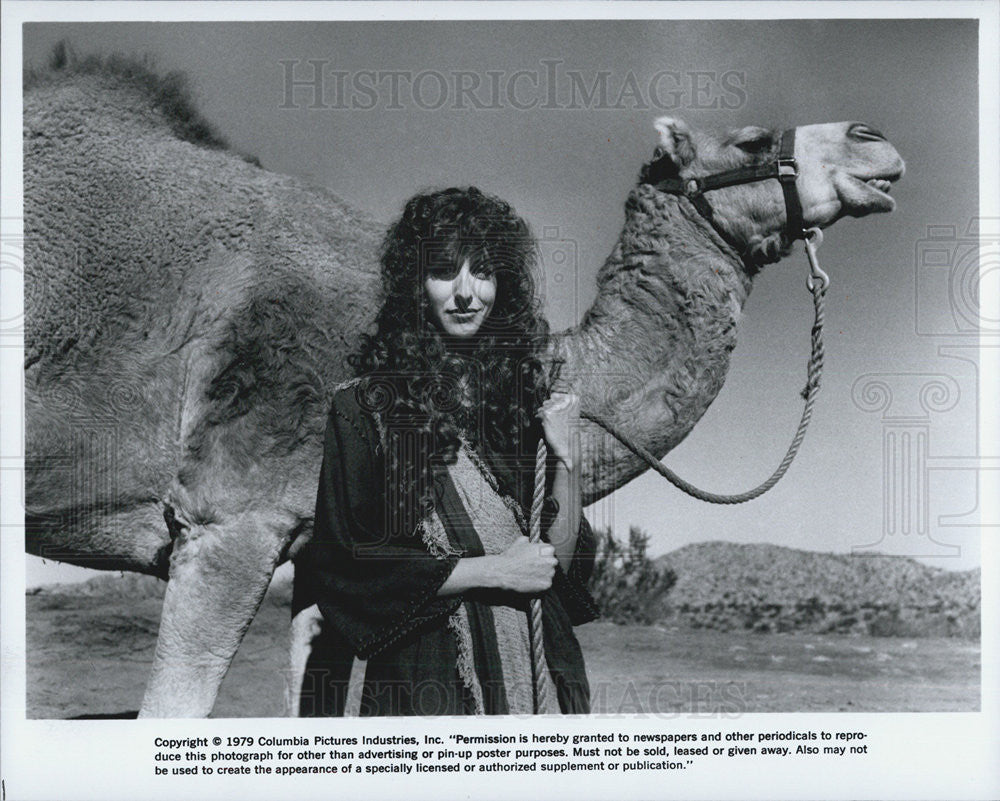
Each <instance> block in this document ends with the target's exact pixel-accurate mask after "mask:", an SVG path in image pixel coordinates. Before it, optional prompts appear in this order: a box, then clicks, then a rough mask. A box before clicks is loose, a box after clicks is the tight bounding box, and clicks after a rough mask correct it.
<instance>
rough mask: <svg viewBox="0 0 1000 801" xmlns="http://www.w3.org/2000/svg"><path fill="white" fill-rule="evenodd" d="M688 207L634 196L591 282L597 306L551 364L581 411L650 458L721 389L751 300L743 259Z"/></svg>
mask: <svg viewBox="0 0 1000 801" xmlns="http://www.w3.org/2000/svg"><path fill="white" fill-rule="evenodd" d="M685 205H689V204H687V201H686V200H684V199H682V198H676V197H673V196H669V195H665V194H662V193H659V192H657V191H656V190H654V189H653V188H652V187H649V186H640V187H637V188H636V189H635V190H633V192H632V193H631V194H630V195H629V198H628V201H627V202H626V206H625V217H626V219H625V226H624V228H623V230H622V233H621V236H620V237H619V239H618V242H617V244H616V245H615V248H614V250H613V251H612V253H611V255H610V256H609V257H608V259H607V262H606V263H605V264H604V266H603V267H602V269H601V271H600V273H599V274H598V277H597V283H598V297H597V299H596V300H595V302H594V304H593V306H592V307H591V308H590V310H589V311H588V312H587V314H586V315H585V316H584V319H583V320H582V322H581V323H580V325H579V326H577V327H576V328H575V329H571V330H570V331H568V332H566V334H564V335H563V336H562V337H560V338H559V339H558V341H557V343H556V344H555V347H554V350H555V351H556V353H555V354H554V355H555V356H557V357H562V358H564V359H565V360H566V362H567V364H570V365H573V366H574V367H573V368H571V369H570V371H569V372H571V373H574V375H572V377H571V378H569V380H570V381H571V383H573V384H575V385H576V386H578V387H580V388H581V390H582V391H583V393H584V394H588V395H592V396H593V397H588V399H587V406H588V408H591V409H593V410H595V411H597V412H598V413H601V414H604V415H605V416H606V419H611V420H616V421H617V422H619V423H620V424H621V425H623V426H624V427H625V429H626V430H630V431H631V433H633V434H635V435H637V436H639V437H640V439H641V440H642V441H644V442H646V443H649V444H651V445H652V446H653V448H654V450H656V451H658V452H666V451H667V450H669V449H670V448H672V447H674V446H675V445H676V444H677V443H678V442H679V441H680V440H681V439H683V437H684V436H685V435H686V434H687V432H688V431H689V430H690V428H691V426H693V425H694V422H695V421H697V419H698V418H699V417H701V415H702V414H703V413H704V411H705V409H707V408H708V406H709V404H710V403H711V402H712V400H713V399H714V398H715V396H716V395H717V394H718V392H719V390H720V389H721V387H722V382H723V380H724V378H725V375H726V371H727V370H728V367H729V355H730V353H731V352H732V350H733V348H734V347H735V346H736V326H737V323H738V321H739V318H740V314H741V311H742V307H743V304H744V302H745V301H746V299H747V296H748V294H749V291H750V285H751V279H750V277H749V276H748V275H747V272H746V269H745V267H744V265H743V261H742V259H740V257H739V255H738V254H737V253H736V252H735V251H734V250H733V249H732V248H731V247H729V246H728V245H727V244H726V243H725V242H724V241H723V240H722V239H721V238H720V237H719V235H718V234H717V233H716V232H715V231H714V230H713V229H712V228H711V226H710V225H709V224H708V223H707V222H706V221H705V220H704V219H703V218H701V215H699V214H698V213H697V211H695V210H694V209H693V208H690V209H689V208H685Z"/></svg>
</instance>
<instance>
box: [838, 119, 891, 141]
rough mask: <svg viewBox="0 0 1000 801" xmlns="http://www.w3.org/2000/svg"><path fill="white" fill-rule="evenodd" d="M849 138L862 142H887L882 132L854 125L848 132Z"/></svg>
mask: <svg viewBox="0 0 1000 801" xmlns="http://www.w3.org/2000/svg"><path fill="white" fill-rule="evenodd" d="M847 134H848V136H851V137H853V138H854V139H858V140H860V141H862V142H886V141H888V140H887V139H886V138H885V134H884V133H882V132H881V131H879V130H877V129H875V128H872V127H871V126H870V125H861V124H860V123H859V124H858V125H852V126H851V129H850V130H849V131H848V132H847Z"/></svg>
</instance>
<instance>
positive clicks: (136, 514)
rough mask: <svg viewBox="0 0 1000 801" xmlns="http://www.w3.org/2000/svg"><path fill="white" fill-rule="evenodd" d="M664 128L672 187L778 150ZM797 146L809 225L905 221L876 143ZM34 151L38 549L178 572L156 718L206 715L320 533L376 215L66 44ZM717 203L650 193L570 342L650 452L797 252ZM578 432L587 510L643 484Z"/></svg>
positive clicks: (657, 450) (31, 240)
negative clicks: (297, 559)
mask: <svg viewBox="0 0 1000 801" xmlns="http://www.w3.org/2000/svg"><path fill="white" fill-rule="evenodd" d="M656 128H657V130H658V131H659V135H660V140H659V146H658V150H657V162H658V163H659V165H660V166H661V168H662V166H663V165H664V164H667V165H668V168H669V166H670V165H671V164H672V165H673V169H674V170H675V171H676V173H677V174H678V175H679V176H681V177H687V176H692V175H703V174H706V173H709V172H714V171H717V170H719V169H728V168H729V167H732V166H734V165H737V164H741V163H746V162H748V161H759V160H762V159H764V158H766V157H767V156H768V154H769V153H770V151H771V150H773V148H774V147H775V132H774V131H770V130H768V129H764V128H743V129H740V130H739V131H736V132H734V133H731V134H728V135H726V136H724V137H722V138H716V137H713V136H711V135H709V134H704V133H700V132H697V131H692V130H690V129H688V128H687V127H686V126H685V125H684V124H683V123H682V122H680V121H679V120H672V119H667V118H663V119H660V120H658V121H657V122H656ZM796 130H797V139H796V145H795V157H796V159H797V160H798V164H799V169H800V174H799V178H798V180H797V188H798V192H799V196H800V197H801V201H802V207H803V216H804V223H805V224H806V225H810V226H811V225H816V226H820V227H827V226H829V225H832V224H833V223H834V222H835V221H836V220H838V219H840V218H841V217H843V216H863V215H866V214H869V213H874V212H885V211H890V210H892V208H893V200H892V198H891V197H890V196H889V195H888V194H886V190H887V189H888V184H889V182H891V181H894V180H896V179H897V178H899V177H901V176H902V173H903V162H902V160H901V159H900V157H899V155H898V154H897V153H896V151H895V149H894V148H893V147H892V145H891V144H889V143H888V141H886V139H885V138H884V137H883V136H882V135H881V134H879V133H878V132H877V131H875V130H874V129H872V128H870V127H868V126H864V125H861V124H860V123H830V124H823V125H809V126H804V127H800V128H798V129H796ZM664 157H666V159H664ZM24 163H25V174H24V186H25V193H24V194H25V197H24V208H25V221H24V226H25V276H26V280H25V412H26V437H27V449H26V450H27V457H26V469H27V479H26V489H25V503H26V507H25V508H26V519H25V528H26V541H27V548H28V550H29V551H30V552H32V553H35V554H38V555H41V556H44V557H46V558H51V559H59V560H62V561H67V562H71V563H74V564H78V565H84V566H89V567H96V568H104V569H111V570H130V571H137V572H141V573H146V574H150V575H154V576H158V577H160V578H162V579H167V580H168V584H167V589H166V593H165V597H164V603H163V612H162V617H161V623H160V629H159V635H158V641H157V647H156V653H155V656H154V664H153V668H152V671H151V675H150V678H149V683H148V685H147V689H146V693H145V696H144V699H143V703H142V708H141V709H140V712H139V714H140V716H142V717H202V716H206V715H208V714H209V713H210V712H211V710H212V706H213V704H214V701H215V697H216V694H217V692H218V688H219V685H220V683H221V681H222V678H223V677H224V675H225V673H226V671H227V669H228V666H229V664H230V662H231V660H232V658H233V656H234V654H235V652H236V650H237V647H238V646H239V643H240V641H241V639H242V637H243V634H244V633H245V631H246V629H247V627H248V626H249V624H250V622H251V620H252V619H253V616H254V614H255V612H256V609H257V607H258V605H259V604H260V601H261V599H262V598H263V595H264V592H265V590H266V589H267V586H268V583H269V581H270V578H271V576H272V574H273V571H274V569H275V567H276V566H277V565H278V564H279V563H281V562H282V561H284V560H286V559H288V558H291V557H293V556H294V554H295V553H296V551H297V549H298V548H299V547H301V544H302V543H303V542H305V541H306V540H307V538H308V537H309V536H310V533H311V521H312V513H313V506H314V503H315V492H316V481H317V476H318V470H319V464H320V459H321V445H322V443H321V440H322V431H323V425H324V422H325V417H326V413H327V409H328V404H329V401H330V398H331V395H332V392H333V390H334V387H335V386H337V384H338V383H339V382H341V381H343V380H344V379H346V378H348V377H349V369H348V366H347V364H346V361H345V357H346V355H347V354H348V353H350V352H351V351H352V350H353V349H354V346H355V344H356V337H357V334H358V333H359V332H360V331H363V330H365V329H366V327H367V326H368V325H369V324H370V323H371V321H372V318H373V315H374V309H375V305H376V298H377V290H378V287H377V264H378V261H377V248H378V242H379V239H380V235H381V233H382V230H383V227H382V225H380V224H379V223H378V222H376V221H375V220H373V219H371V218H369V217H368V216H366V215H364V214H362V213H360V212H358V211H357V210H354V209H352V208H351V207H350V206H348V205H347V204H346V203H344V202H343V201H342V200H340V199H339V198H337V197H336V196H334V195H333V194H331V193H330V192H328V191H326V190H324V189H320V188H317V187H313V186H309V185H307V184H306V183H305V182H303V181H299V180H296V179H293V178H290V177H286V176H281V175H277V174H274V173H271V172H268V171H266V170H264V169H262V168H260V167H259V166H258V165H257V164H256V163H254V160H253V159H251V158H247V157H244V156H241V155H240V154H237V153H234V152H232V151H231V150H229V149H228V148H227V147H226V146H225V143H224V141H223V140H222V139H220V138H219V137H218V136H217V135H216V134H215V133H214V132H213V131H212V130H211V128H210V127H209V126H208V125H207V124H206V123H205V122H204V121H203V119H202V118H201V117H200V115H199V114H198V112H197V110H196V109H195V108H194V106H193V104H192V103H191V101H190V99H189V96H188V95H187V93H186V90H185V87H184V84H183V81H182V80H181V79H180V78H179V77H178V76H176V75H171V76H167V77H166V78H161V77H159V76H157V75H156V74H155V73H154V72H152V71H151V70H150V69H148V68H147V67H145V66H144V65H142V64H139V63H136V62H134V61H129V60H123V59H116V58H105V59H99V58H90V59H73V58H69V57H67V56H66V53H65V50H64V49H57V51H56V54H55V56H54V58H53V62H52V64H51V65H50V68H49V69H47V70H45V71H42V72H39V73H37V74H33V75H29V76H27V78H26V83H25V93H24ZM709 200H710V202H711V205H712V207H713V209H714V220H713V221H712V222H709V221H708V220H706V219H705V218H704V217H702V216H701V214H700V213H699V212H698V211H697V210H696V209H695V208H694V207H693V206H692V205H691V203H690V202H689V201H688V200H687V199H686V198H684V197H679V196H675V195H669V194H664V193H661V192H659V191H658V190H656V189H654V188H653V187H652V186H651V185H649V184H645V183H640V184H639V185H638V186H637V187H636V188H635V189H634V190H633V191H632V192H631V194H630V195H629V197H628V200H627V201H626V206H625V216H626V220H625V226H624V229H623V231H622V235H621V238H620V239H619V242H618V244H617V245H616V246H615V248H614V251H613V252H612V254H611V256H610V257H609V258H608V260H607V262H606V263H605V265H604V267H603V268H602V269H601V271H600V273H599V276H598V284H599V290H600V291H599V295H598V297H597V299H596V301H595V302H594V305H593V306H592V307H591V309H590V310H589V311H588V312H587V313H586V316H585V317H584V318H583V320H582V321H581V322H580V324H579V325H577V326H575V327H574V328H572V329H570V330H568V331H566V332H563V333H561V334H559V335H558V336H556V337H554V338H553V343H552V346H551V355H552V356H553V357H555V356H559V357H561V358H563V359H564V360H565V365H564V367H563V372H562V376H563V378H564V380H565V381H566V384H567V386H568V388H569V389H571V390H572V391H574V392H576V393H577V394H579V395H580V396H581V401H582V407H583V409H584V410H585V411H591V412H594V413H597V414H600V415H601V416H603V417H604V418H605V419H607V420H609V421H610V422H612V423H613V424H615V425H616V426H618V427H619V428H620V429H621V430H622V431H623V432H625V433H627V434H628V435H630V436H632V437H634V438H635V439H636V440H637V441H638V442H639V443H640V444H642V445H644V446H645V447H646V448H647V449H649V450H650V451H652V452H653V453H654V454H656V455H657V456H658V457H662V456H663V455H665V454H666V453H667V452H668V451H669V450H670V448H672V447H674V446H675V445H676V444H677V443H678V442H680V441H681V440H682V439H683V438H684V436H685V435H686V434H687V433H688V432H689V431H690V430H691V428H692V427H693V426H694V424H695V423H696V422H697V420H698V419H699V418H700V417H701V415H702V414H703V413H704V411H705V409H706V408H707V407H708V405H709V404H710V403H711V401H712V399H713V398H714V397H715V396H716V394H717V393H718V391H719V389H720V388H721V386H722V382H723V380H724V378H725V373H726V369H727V365H728V361H729V356H730V352H731V351H732V349H733V347H734V345H735V341H736V340H735V336H736V323H737V320H738V318H739V314H740V310H741V308H742V305H743V302H744V301H745V300H746V297H747V294H748V292H749V291H750V286H751V282H752V279H753V275H754V273H755V272H756V271H757V270H759V268H760V267H761V265H763V264H765V263H767V262H772V261H775V260H777V259H778V258H780V257H781V256H782V255H783V254H784V253H786V252H787V251H788V249H789V247H790V244H791V243H790V241H788V240H787V238H786V237H785V235H784V234H783V233H781V230H782V226H783V224H784V207H783V204H782V195H781V190H780V189H779V188H778V187H777V181H763V182H760V183H754V184H747V185H744V186H737V187H732V188H727V189H721V190H717V191H714V192H712V193H710V195H709ZM583 433H584V437H583V439H584V443H585V468H584V502H585V503H587V504H589V503H593V502H594V501H595V500H597V499H599V498H601V497H603V496H605V495H607V494H608V493H610V492H612V491H613V490H614V489H616V488H617V487H620V486H622V485H623V484H624V483H626V482H627V481H628V480H630V479H631V478H633V477H635V476H636V475H638V474H639V473H641V472H642V471H643V470H644V469H645V465H644V463H641V462H639V461H638V460H637V458H636V457H635V456H634V455H633V454H632V453H631V452H630V451H628V450H627V449H625V448H624V447H621V446H619V445H618V444H617V443H615V442H614V441H610V442H609V440H608V439H607V437H606V436H605V435H604V434H603V433H597V432H596V431H593V432H592V431H590V430H589V429H586V430H584V432H583ZM592 433H593V436H591V434H592ZM300 630H301V631H305V629H300Z"/></svg>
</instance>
